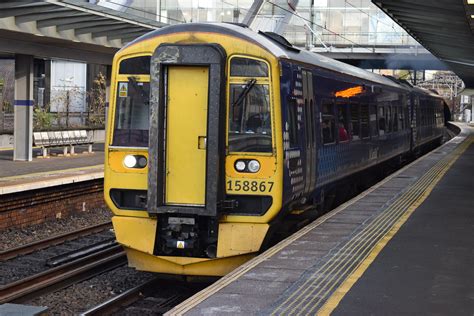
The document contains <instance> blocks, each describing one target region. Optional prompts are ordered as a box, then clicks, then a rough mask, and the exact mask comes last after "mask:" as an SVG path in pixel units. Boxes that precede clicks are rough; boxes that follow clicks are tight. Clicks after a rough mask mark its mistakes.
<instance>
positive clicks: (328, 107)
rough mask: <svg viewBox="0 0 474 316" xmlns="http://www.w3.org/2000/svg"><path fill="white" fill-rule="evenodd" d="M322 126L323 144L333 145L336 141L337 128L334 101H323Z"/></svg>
mask: <svg viewBox="0 0 474 316" xmlns="http://www.w3.org/2000/svg"><path fill="white" fill-rule="evenodd" d="M321 112H322V119H323V121H322V124H321V133H322V137H323V144H331V143H334V142H335V141H336V138H335V133H334V131H335V127H336V120H335V118H334V103H333V101H332V100H328V99H325V100H323V101H322V111H321Z"/></svg>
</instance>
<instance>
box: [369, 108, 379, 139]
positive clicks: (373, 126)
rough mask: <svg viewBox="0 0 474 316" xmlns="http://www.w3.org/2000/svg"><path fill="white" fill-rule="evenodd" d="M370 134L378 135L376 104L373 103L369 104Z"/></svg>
mask: <svg viewBox="0 0 474 316" xmlns="http://www.w3.org/2000/svg"><path fill="white" fill-rule="evenodd" d="M370 134H371V135H372V136H378V134H379V129H378V127H377V106H376V105H374V104H371V105H370Z"/></svg>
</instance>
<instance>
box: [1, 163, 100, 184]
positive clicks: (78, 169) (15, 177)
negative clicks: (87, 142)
mask: <svg viewBox="0 0 474 316" xmlns="http://www.w3.org/2000/svg"><path fill="white" fill-rule="evenodd" d="M100 167H102V168H103V167H104V164H100V165H94V166H86V167H77V168H70V169H60V170H51V171H42V172H36V173H28V174H22V175H18V176H10V177H1V178H0V180H1V181H2V182H3V181H5V180H17V179H22V178H30V177H35V176H40V175H47V174H49V175H56V174H62V173H66V172H72V171H81V170H89V169H98V168H100Z"/></svg>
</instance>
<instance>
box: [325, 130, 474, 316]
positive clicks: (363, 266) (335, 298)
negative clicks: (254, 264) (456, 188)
mask: <svg viewBox="0 0 474 316" xmlns="http://www.w3.org/2000/svg"><path fill="white" fill-rule="evenodd" d="M472 142H473V138H472V137H470V138H469V140H468V141H465V142H464V144H463V146H459V147H458V148H457V150H456V152H455V153H454V154H453V155H449V156H448V157H449V158H450V159H451V160H450V161H449V162H448V163H447V164H446V165H445V166H444V168H443V169H442V170H441V171H440V173H439V174H438V175H437V176H436V177H435V179H434V180H433V182H432V183H431V184H430V185H429V186H428V188H427V189H425V191H424V193H422V195H421V196H420V198H419V199H417V200H416V201H415V202H414V203H413V204H412V205H411V206H410V207H409V208H408V209H407V210H406V212H405V213H404V214H403V215H402V216H401V217H400V219H398V221H397V222H396V223H395V224H394V226H393V227H392V228H391V229H390V230H389V231H388V232H387V234H386V235H385V236H384V237H383V238H382V239H381V240H380V241H379V242H378V243H377V244H376V245H375V246H374V248H373V249H372V250H371V252H370V253H369V254H368V255H367V256H366V258H365V259H364V260H363V261H362V262H361V263H360V264H359V265H358V267H357V268H356V269H355V270H354V272H352V273H351V274H350V275H348V276H347V278H346V279H345V280H344V282H343V283H342V284H341V285H340V286H339V287H338V288H337V289H336V290H335V291H334V293H333V294H332V295H331V296H330V297H329V299H328V300H327V301H326V303H325V304H324V305H323V306H322V307H321V309H320V310H319V311H318V315H329V314H330V313H331V312H332V311H333V310H334V309H335V308H336V307H337V306H338V305H339V303H340V302H341V300H342V299H343V298H344V296H345V295H346V294H347V293H348V292H349V290H350V289H351V288H352V286H353V285H354V284H355V283H356V282H357V281H358V280H359V279H360V277H361V276H362V275H363V274H364V272H365V271H366V270H367V268H368V267H369V266H370V264H372V262H373V261H374V260H375V258H376V257H377V256H378V255H379V253H380V252H381V251H382V249H383V248H384V247H385V246H386V245H387V243H388V242H389V241H390V240H391V239H392V238H393V236H395V234H396V233H397V232H398V230H399V229H400V228H401V227H402V226H403V224H404V223H405V222H406V221H407V220H408V218H409V217H410V216H411V215H412V214H413V212H414V211H415V210H416V209H417V208H418V207H419V206H420V205H421V204H422V203H423V202H424V201H425V200H426V198H427V197H428V196H429V195H430V193H431V191H432V190H433V189H434V188H435V186H436V185H437V184H438V182H439V181H440V180H441V179H442V178H443V176H444V175H445V174H446V172H448V170H449V169H450V168H451V166H452V165H453V164H454V163H455V162H456V161H457V160H458V158H459V157H460V156H461V155H462V154H463V153H464V151H465V150H466V149H467V148H468V147H469V145H471V143H472Z"/></svg>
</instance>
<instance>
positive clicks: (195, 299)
mask: <svg viewBox="0 0 474 316" xmlns="http://www.w3.org/2000/svg"><path fill="white" fill-rule="evenodd" d="M448 144H449V142H448V143H445V144H444V145H443V146H441V147H440V148H438V149H441V148H442V147H444V146H446V145H448ZM429 155H431V153H430V154H428V155H426V156H429ZM417 162H418V160H417V161H413V162H411V163H410V164H408V165H406V166H405V167H403V168H402V169H400V170H398V171H397V172H395V173H393V174H392V175H390V176H388V177H386V178H385V179H384V180H382V181H381V182H379V183H377V184H376V185H374V186H372V187H371V188H369V189H368V190H366V191H364V192H363V193H361V194H360V195H358V196H356V197H354V198H353V199H351V200H349V201H347V202H345V203H344V204H342V205H340V206H339V207H337V208H336V209H334V210H332V211H331V212H329V213H327V214H326V215H324V216H322V217H320V218H319V219H317V220H316V221H314V222H313V223H311V224H309V225H307V226H305V227H304V228H302V229H301V230H299V231H298V232H297V233H295V234H293V235H292V236H290V237H288V238H286V239H284V240H283V241H281V242H280V243H278V244H277V245H276V246H274V247H272V248H270V249H268V250H267V251H265V252H264V253H263V254H261V255H260V256H258V257H255V258H254V259H252V260H250V261H249V262H247V263H245V264H243V265H242V266H240V267H238V268H237V269H235V270H234V271H232V272H231V273H229V274H228V275H226V276H224V277H223V278H221V279H220V280H219V281H218V282H215V283H213V284H212V285H211V286H209V287H207V288H206V289H204V290H203V291H201V292H198V293H197V294H195V295H194V296H192V297H190V298H189V299H187V300H186V301H184V302H183V303H181V304H180V305H178V306H177V307H176V308H174V309H173V310H171V311H170V312H169V313H172V314H173V315H182V314H184V313H186V312H187V311H189V310H190V309H191V308H193V307H195V306H196V305H198V304H199V303H201V302H202V301H204V300H205V299H207V298H208V297H210V296H211V295H213V294H215V293H216V292H218V291H219V290H221V289H223V288H224V287H226V286H227V285H229V284H230V283H232V282H234V281H235V280H237V279H238V278H239V277H241V276H242V275H243V274H245V273H246V272H248V271H249V270H251V269H253V268H254V267H256V266H257V265H258V264H260V263H262V262H263V261H265V260H267V259H268V258H270V257H271V256H273V255H274V254H276V253H277V252H279V251H281V250H283V249H284V248H286V247H287V246H288V245H290V244H291V243H292V242H294V241H296V240H298V239H299V238H301V237H303V236H304V235H306V234H307V233H308V232H310V231H312V230H313V229H314V228H315V227H318V226H320V225H321V224H323V223H324V222H326V221H327V220H328V219H330V218H332V217H333V216H335V215H337V214H338V213H339V212H341V211H342V210H344V209H346V208H347V207H348V206H350V205H352V204H354V203H355V202H357V201H359V200H360V199H362V198H364V197H365V196H366V195H368V194H370V193H372V192H373V191H375V190H376V189H377V188H379V187H381V186H382V185H384V184H385V183H387V182H388V181H390V180H392V179H393V178H395V177H397V176H398V175H399V174H400V173H402V172H404V171H405V170H406V169H408V168H410V167H411V166H412V165H414V164H416V163H417Z"/></svg>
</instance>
